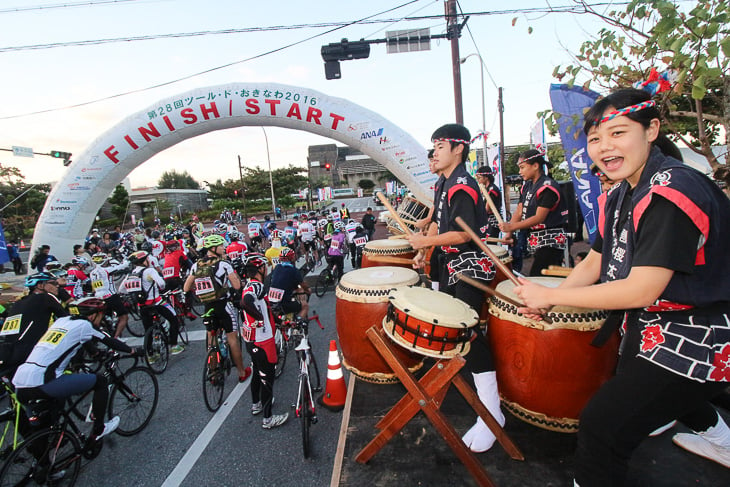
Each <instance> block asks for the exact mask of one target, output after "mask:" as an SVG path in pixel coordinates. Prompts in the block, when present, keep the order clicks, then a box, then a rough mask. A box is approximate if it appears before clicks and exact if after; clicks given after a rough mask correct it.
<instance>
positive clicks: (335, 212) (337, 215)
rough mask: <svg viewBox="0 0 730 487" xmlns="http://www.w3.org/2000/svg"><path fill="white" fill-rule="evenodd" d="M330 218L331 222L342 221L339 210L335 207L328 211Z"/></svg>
mask: <svg viewBox="0 0 730 487" xmlns="http://www.w3.org/2000/svg"><path fill="white" fill-rule="evenodd" d="M330 216H331V217H332V221H333V222H341V221H342V214H341V213H340V210H338V209H337V208H335V207H332V209H331V210H330Z"/></svg>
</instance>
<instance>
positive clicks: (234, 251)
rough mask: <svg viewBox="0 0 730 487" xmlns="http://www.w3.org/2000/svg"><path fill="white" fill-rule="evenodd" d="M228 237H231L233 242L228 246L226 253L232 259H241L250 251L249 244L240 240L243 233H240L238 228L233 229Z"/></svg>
mask: <svg viewBox="0 0 730 487" xmlns="http://www.w3.org/2000/svg"><path fill="white" fill-rule="evenodd" d="M228 237H229V238H230V239H231V243H230V244H229V245H228V247H226V255H227V256H228V258H229V259H230V260H236V259H240V258H241V257H242V256H243V255H244V254H245V253H246V252H248V246H247V245H246V244H245V243H243V242H241V241H239V239H240V238H241V234H240V233H238V230H231V231H230V232H229V233H228Z"/></svg>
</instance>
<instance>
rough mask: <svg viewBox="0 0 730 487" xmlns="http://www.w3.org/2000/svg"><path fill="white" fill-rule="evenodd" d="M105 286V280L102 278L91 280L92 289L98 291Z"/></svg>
mask: <svg viewBox="0 0 730 487" xmlns="http://www.w3.org/2000/svg"><path fill="white" fill-rule="evenodd" d="M103 287H104V281H102V280H101V279H96V280H94V281H91V289H93V290H94V291H97V290H99V289H101V288H103Z"/></svg>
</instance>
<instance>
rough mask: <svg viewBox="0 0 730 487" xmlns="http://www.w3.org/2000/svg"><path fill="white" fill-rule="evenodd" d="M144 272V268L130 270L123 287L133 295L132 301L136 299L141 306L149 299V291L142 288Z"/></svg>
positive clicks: (128, 293) (129, 294) (130, 295)
mask: <svg viewBox="0 0 730 487" xmlns="http://www.w3.org/2000/svg"><path fill="white" fill-rule="evenodd" d="M143 273H144V268H143V269H142V270H141V271H137V272H130V273H129V275H128V276H127V277H125V278H124V281H123V282H122V287H123V288H124V290H125V292H126V293H127V295H128V296H129V297H131V298H132V301H134V302H135V303H136V304H137V305H139V306H142V305H144V303H145V301H147V293H146V292H144V290H143V289H142V274H143Z"/></svg>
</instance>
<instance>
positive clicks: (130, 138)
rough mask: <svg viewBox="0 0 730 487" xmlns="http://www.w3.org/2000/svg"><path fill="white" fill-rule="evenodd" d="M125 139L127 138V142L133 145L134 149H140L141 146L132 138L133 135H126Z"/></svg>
mask: <svg viewBox="0 0 730 487" xmlns="http://www.w3.org/2000/svg"><path fill="white" fill-rule="evenodd" d="M124 140H126V141H127V144H129V146H130V147H131V148H132V149H135V150H136V149H139V146H138V145H137V144H136V143H135V142H134V141H133V140H132V137H130V136H129V135H125V136H124Z"/></svg>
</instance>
